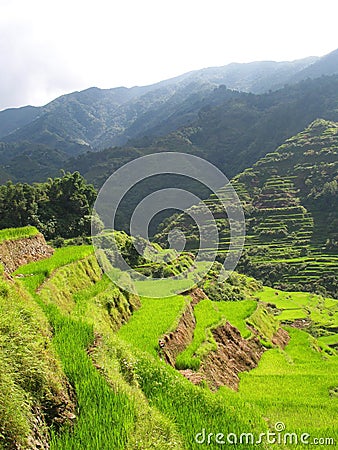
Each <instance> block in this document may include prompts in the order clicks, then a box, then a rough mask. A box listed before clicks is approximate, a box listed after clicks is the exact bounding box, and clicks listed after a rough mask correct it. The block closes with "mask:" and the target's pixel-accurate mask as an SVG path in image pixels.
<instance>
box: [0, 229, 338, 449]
mask: <svg viewBox="0 0 338 450" xmlns="http://www.w3.org/2000/svg"><path fill="white" fill-rule="evenodd" d="M7 234H8V231H7ZM9 234H13V233H9ZM14 234H15V233H14ZM16 234H17V235H19V234H20V232H17V233H16ZM121 242H126V243H128V239H126V236H125V235H124V234H122V235H121ZM157 248H158V250H159V251H160V248H159V247H157ZM125 251H127V246H126V247H125ZM130 256H131V257H132V254H131V255H130ZM213 270H215V271H216V270H217V264H215V267H214V268H213ZM0 277H1V279H0V342H1V346H0V353H1V360H2V364H1V367H0V406H1V408H0V448H1V449H9V448H10V449H12V448H13V449H19V448H22V449H36V448H43V449H45V450H48V449H55V450H59V449H64V450H67V449H69V450H70V449H84V450H93V449H130V450H137V449H139V450H146V449H158V450H165V449H177V450H188V449H189V450H190V449H191V450H193V449H199V448H201V444H205V445H207V446H208V448H210V449H217V448H219V446H220V443H223V442H224V444H225V443H227V444H230V445H233V444H236V448H239V449H243V450H244V449H245V450H248V449H251V448H257V445H255V443H257V442H258V441H259V439H261V441H259V442H260V444H259V448H262V449H268V448H270V447H269V444H268V442H267V441H266V440H265V438H264V436H266V434H267V433H268V431H270V432H271V433H273V432H275V431H276V425H275V424H277V423H280V422H283V423H284V424H286V426H287V432H291V433H296V434H297V439H299V436H301V434H303V433H308V436H309V442H308V443H307V445H304V446H302V445H300V444H299V446H298V447H297V448H308V444H309V443H313V442H314V439H321V441H320V442H321V443H323V442H324V443H325V442H327V444H328V445H332V443H333V442H334V441H336V442H337V439H338V437H337V433H336V430H335V429H334V425H335V417H336V413H337V408H338V404H337V401H338V397H337V386H336V373H337V353H336V347H337V345H338V341H337V333H336V330H337V301H336V300H333V299H329V298H324V297H322V296H318V295H312V294H307V293H301V292H299V293H293V292H292V293H291V292H283V291H276V290H275V289H271V288H262V287H261V285H260V283H258V282H256V281H255V280H254V279H252V278H248V277H246V276H244V275H238V274H232V276H231V277H230V278H229V279H228V280H227V281H226V282H224V285H223V286H222V285H220V286H217V285H216V284H217V283H216V282H215V276H214V274H213V272H212V271H211V272H210V273H209V274H208V276H207V278H206V279H205V280H204V283H203V284H202V285H201V288H203V290H204V291H205V292H203V290H202V289H201V288H195V289H194V290H190V291H189V292H185V293H183V295H174V296H172V297H158V298H148V297H139V296H138V295H136V294H134V295H131V294H130V293H129V294H128V293H127V292H125V291H122V290H121V289H119V288H118V287H117V286H115V285H114V284H112V283H111V281H110V280H109V279H108V278H107V277H106V276H105V275H104V274H102V271H101V268H100V267H99V265H98V263H97V261H96V259H95V257H94V255H93V248H92V247H91V246H78V247H74V246H71V247H64V248H60V249H56V250H55V252H54V253H53V255H52V256H50V257H49V258H46V259H44V260H41V261H37V262H32V263H29V264H27V265H24V266H22V267H19V268H18V269H17V270H16V271H15V272H14V273H11V275H10V276H9V275H7V276H5V277H3V276H1V275H0ZM206 293H207V294H208V296H207V295H206ZM220 293H221V295H219V294H220ZM226 294H227V295H226ZM225 298H228V301H224V299H225ZM286 326H288V328H287V330H284V329H283V328H285V327H286ZM209 388H210V389H211V390H213V392H211V391H210V389H209ZM262 392H264V396H263V395H262ZM281 392H282V393H283V395H281ZM295 393H298V394H299V398H298V396H296V397H297V399H296V400H297V401H295ZM314 418H315V419H314ZM210 433H211V434H210ZM220 433H221V434H220ZM262 433H263V434H262ZM205 434H206V436H205ZM262 436H263V441H262ZM294 436H295V435H293V437H292V439H294ZM289 438H290V437H289V436H288V435H287V434H285V435H284V434H283V433H280V439H281V441H280V445H278V444H277V443H276V446H275V447H276V448H292V446H291V444H292V443H290V441H289V440H288V439H289ZM325 439H330V441H328V440H327V441H325ZM208 440H209V441H208ZM293 442H294V441H293ZM224 444H222V445H224ZM292 445H293V444H292ZM321 448H324V447H321Z"/></svg>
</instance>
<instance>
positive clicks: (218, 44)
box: [0, 0, 338, 109]
mask: <svg viewBox="0 0 338 450" xmlns="http://www.w3.org/2000/svg"><path fill="white" fill-rule="evenodd" d="M337 17H338V1H337V0H320V1H317V0H316V1H312V0H96V1H95V0H90V1H87V0H82V1H81V0H58V1H55V0H0V109H4V108H8V107H16V106H22V105H26V104H32V105H36V106H40V105H43V104H45V103H47V102H48V101H50V100H52V99H54V98H55V97H57V96H59V95H61V94H63V93H68V92H72V91H75V90H81V89H86V88H88V87H91V86H97V87H100V88H111V87H117V86H122V85H123V86H127V87H130V86H133V85H146V84H151V83H154V82H157V81H160V80H163V79H166V78H170V77H173V76H176V75H180V74H182V73H184V72H187V71H190V70H194V69H200V68H203V67H209V66H222V65H225V64H228V63H230V62H249V61H257V60H277V61H282V60H294V59H298V58H303V57H306V56H310V55H315V56H322V55H324V54H326V53H329V52H330V51H332V50H334V49H336V48H337V47H338V27H337Z"/></svg>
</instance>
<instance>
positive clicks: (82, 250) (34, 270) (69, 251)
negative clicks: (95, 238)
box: [14, 245, 94, 278]
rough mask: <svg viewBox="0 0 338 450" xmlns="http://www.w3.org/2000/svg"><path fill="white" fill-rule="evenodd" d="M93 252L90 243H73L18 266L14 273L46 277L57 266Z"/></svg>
mask: <svg viewBox="0 0 338 450" xmlns="http://www.w3.org/2000/svg"><path fill="white" fill-rule="evenodd" d="M93 253H94V249H93V247H92V246H91V245H81V246H78V245H74V246H69V247H62V248H57V249H56V250H55V252H54V254H53V255H52V256H51V257H50V258H48V259H44V260H42V261H37V262H32V263H29V264H25V265H24V266H21V267H19V268H18V269H17V270H16V271H15V272H14V274H15V275H18V274H22V275H32V274H33V275H40V274H41V275H42V276H43V277H44V278H47V277H49V276H50V275H51V273H52V272H53V271H54V270H56V269H58V268H59V267H62V266H65V265H67V264H70V263H72V262H75V261H78V260H79V259H83V258H85V257H86V256H89V255H91V254H93Z"/></svg>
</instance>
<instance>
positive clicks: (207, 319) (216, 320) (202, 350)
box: [176, 299, 257, 370]
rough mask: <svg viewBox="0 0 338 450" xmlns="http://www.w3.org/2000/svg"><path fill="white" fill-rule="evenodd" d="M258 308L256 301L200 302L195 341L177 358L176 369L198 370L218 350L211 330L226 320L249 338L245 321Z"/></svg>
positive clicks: (196, 314)
mask: <svg viewBox="0 0 338 450" xmlns="http://www.w3.org/2000/svg"><path fill="white" fill-rule="evenodd" d="M256 306H257V304H256V302H255V301H254V300H244V301H241V302H213V301H211V300H209V299H208V300H202V301H201V302H199V303H198V304H197V305H196V306H195V308H194V313H195V317H196V328H195V330H194V338H193V341H192V342H191V344H190V345H189V346H188V347H187V348H186V349H185V350H184V351H183V352H182V353H180V354H179V355H178V356H177V359H176V367H177V368H178V369H193V370H198V369H199V367H200V365H201V360H202V358H203V356H205V355H206V354H207V353H209V352H210V351H211V350H216V348H217V344H216V342H215V340H214V338H213V335H212V333H211V330H212V329H213V328H216V327H217V326H219V325H220V324H221V323H224V322H225V321H226V320H227V321H229V322H230V323H231V324H232V325H233V326H235V327H237V328H238V329H239V330H240V332H241V334H242V336H243V337H245V338H247V337H249V336H250V331H249V330H248V328H247V327H246V323H245V319H246V318H247V317H249V316H250V315H251V314H252V313H253V312H254V310H255V309H256Z"/></svg>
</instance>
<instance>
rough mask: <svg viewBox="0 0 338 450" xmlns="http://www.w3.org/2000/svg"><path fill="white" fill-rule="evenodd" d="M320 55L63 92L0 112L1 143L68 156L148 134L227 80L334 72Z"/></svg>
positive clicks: (269, 81) (271, 84) (260, 82)
mask: <svg viewBox="0 0 338 450" xmlns="http://www.w3.org/2000/svg"><path fill="white" fill-rule="evenodd" d="M325 58H326V59H330V57H329V56H328V57H324V59H323V58H315V57H309V58H305V59H301V60H296V61H292V62H273V61H263V62H254V63H248V64H229V65H227V66H223V67H211V68H207V69H202V70H196V71H193V72H189V73H186V74H183V75H181V76H178V77H175V78H172V79H169V80H164V81H161V82H159V83H156V84H153V85H150V86H143V87H133V88H130V89H127V88H124V87H120V88H113V89H98V88H90V89H87V90H84V91H81V92H74V93H72V94H68V95H63V96H61V97H59V98H57V99H56V100H54V101H52V102H51V103H49V104H48V105H46V106H43V107H40V108H33V107H25V108H17V109H11V110H5V111H2V112H1V113H0V138H1V139H2V140H3V141H4V142H7V143H17V142H23V141H27V140H28V141H29V142H33V143H38V144H44V145H47V146H50V147H51V148H54V147H56V148H58V149H59V150H63V151H66V153H68V154H70V155H74V154H78V153H83V152H84V151H86V150H87V149H89V148H93V149H102V148H104V147H107V146H109V145H123V144H125V143H126V141H127V140H128V139H130V138H134V137H137V136H143V135H145V134H148V130H151V129H155V128H156V127H157V126H158V125H159V124H160V123H161V122H162V123H163V122H165V121H166V120H167V119H168V118H169V117H170V116H171V115H172V114H174V113H176V112H177V111H179V110H180V109H181V105H182V104H184V103H185V102H186V101H188V104H190V105H193V103H194V102H195V101H196V96H197V98H199V99H201V97H203V96H204V95H205V94H208V93H209V92H210V91H211V90H212V89H213V88H214V87H217V86H220V85H227V86H228V87H229V88H230V89H236V90H240V91H244V92H254V93H263V92H267V91H269V90H272V89H277V88H280V87H282V86H284V85H285V84H286V83H288V82H289V81H290V80H292V79H293V77H296V76H297V75H298V74H300V73H302V71H303V70H304V71H306V70H307V68H308V67H309V66H310V67H312V66H313V64H315V63H318V64H319V65H320V67H321V69H320V70H319V69H317V70H316V69H315V66H314V68H313V70H312V72H311V73H313V76H317V75H316V73H317V72H318V73H320V75H323V74H332V73H336V72H335V70H334V66H335V62H330V63H327V61H326V59H325ZM331 59H332V58H331ZM330 61H331V60H330ZM309 76H310V77H311V76H312V75H311V74H310V75H309V74H308V73H307V72H304V75H300V76H298V78H297V79H295V81H299V80H302V79H305V78H307V77H309ZM295 81H294V82H295ZM290 82H291V81H290ZM184 118H185V121H181V123H180V124H179V126H183V125H186V124H187V121H189V120H191V117H190V116H189V115H185V116H184ZM182 119H183V116H181V120H182ZM172 130H173V129H171V130H167V131H172Z"/></svg>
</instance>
